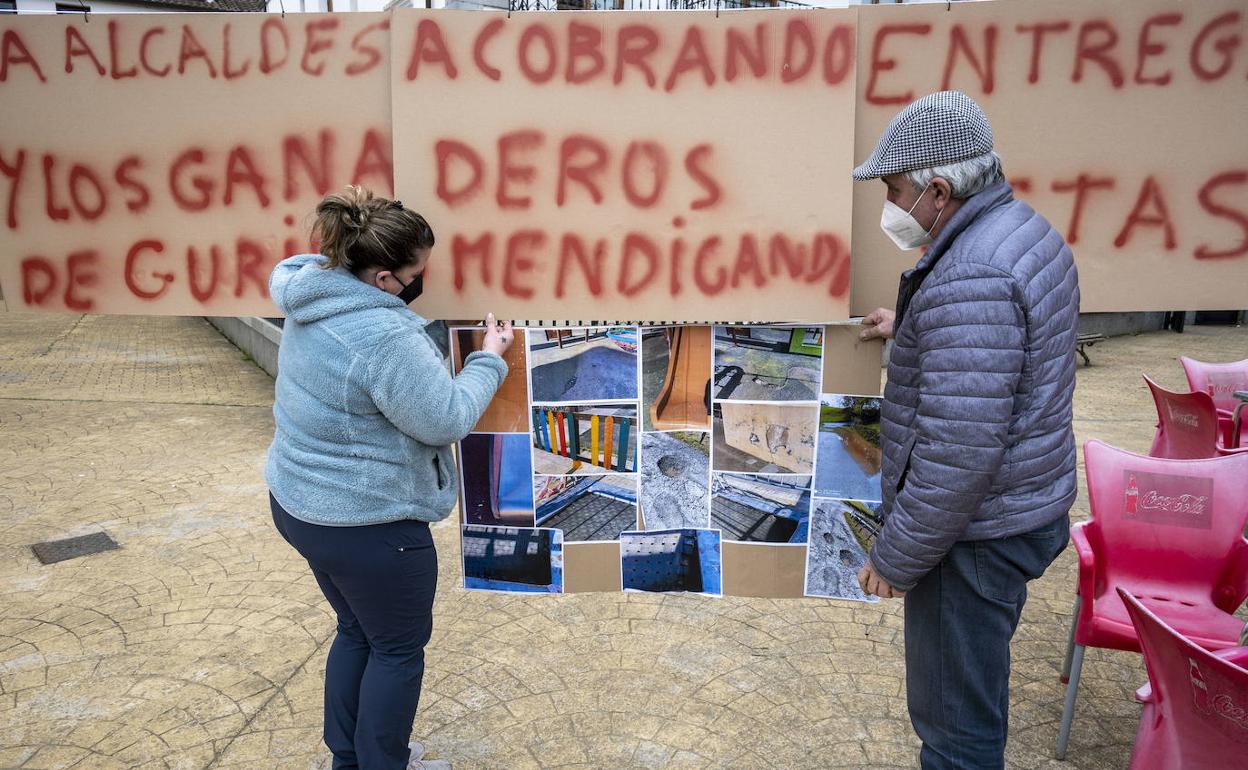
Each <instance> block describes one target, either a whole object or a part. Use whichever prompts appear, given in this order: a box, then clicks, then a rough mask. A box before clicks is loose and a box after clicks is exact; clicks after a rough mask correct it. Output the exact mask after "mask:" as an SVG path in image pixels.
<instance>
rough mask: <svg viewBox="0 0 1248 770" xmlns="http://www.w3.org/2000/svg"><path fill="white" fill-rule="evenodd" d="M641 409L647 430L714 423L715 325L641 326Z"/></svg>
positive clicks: (694, 427) (695, 427) (692, 427)
mask: <svg viewBox="0 0 1248 770" xmlns="http://www.w3.org/2000/svg"><path fill="white" fill-rule="evenodd" d="M641 397H642V403H641V412H642V419H643V421H644V423H645V429H646V430H647V431H655V430H710V429H711V327H709V326H666V327H652V328H646V329H643V330H642V338H641Z"/></svg>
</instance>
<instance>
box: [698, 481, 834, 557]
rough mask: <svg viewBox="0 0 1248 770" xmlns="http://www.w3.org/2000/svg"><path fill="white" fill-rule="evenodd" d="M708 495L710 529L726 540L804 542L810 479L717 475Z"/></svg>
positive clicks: (808, 508) (807, 521)
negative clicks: (709, 495)
mask: <svg viewBox="0 0 1248 770" xmlns="http://www.w3.org/2000/svg"><path fill="white" fill-rule="evenodd" d="M711 495H712V496H711V526H712V527H716V528H718V529H719V530H720V531H722V532H723V537H724V539H725V540H735V541H740V542H746V543H789V544H798V545H802V544H805V543H806V536H807V533H808V531H809V522H810V476H759V475H754V474H743V473H716V474H715V479H714V481H713V482H712V485H711Z"/></svg>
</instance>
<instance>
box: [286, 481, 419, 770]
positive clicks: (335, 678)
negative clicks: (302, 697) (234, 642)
mask: <svg viewBox="0 0 1248 770" xmlns="http://www.w3.org/2000/svg"><path fill="white" fill-rule="evenodd" d="M269 506H270V507H271V508H272V510H273V523H274V524H276V525H277V531H278V532H280V533H282V537H284V538H286V542H288V543H290V544H291V545H292V546H294V547H295V550H297V551H298V552H299V553H300V555H302V556H303V557H304V558H305V559H307V560H308V564H309V565H310V566H311V567H312V574H313V575H314V576H315V577H316V582H317V583H319V584H320V586H321V591H322V592H323V593H324V594H325V598H326V599H327V600H328V601H329V604H330V606H332V607H333V608H334V612H335V613H337V615H338V636H337V638H335V639H334V643H333V645H332V646H331V647H330V648H329V660H328V661H327V662H326V664H325V745H327V746H328V747H329V750H330V751H332V752H333V754H334V770H355V768H362V770H402V769H403V768H405V767H406V766H407V760H408V748H407V743H408V739H409V738H410V737H411V734H412V720H413V719H414V718H415V716H416V704H417V703H418V702H419V701H420V683H421V679H423V678H424V675H425V645H426V644H427V643H428V642H429V635H430V633H431V632H432V630H433V595H434V592H435V591H436V589H437V582H438V554H437V551H436V550H435V549H434V546H433V536H432V535H431V534H430V532H429V525H428V524H425V523H424V522H420V521H395V522H391V523H388V524H374V525H371V526H365V527H323V526H318V525H316V524H308V523H307V522H304V521H300V520H299V519H296V518H294V517H293V516H291V515H290V514H288V513H286V511H285V510H283V509H282V507H281V505H280V504H278V502H277V501H276V500H274V499H273V496H272V495H270V496H269Z"/></svg>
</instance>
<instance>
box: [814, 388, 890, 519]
mask: <svg viewBox="0 0 1248 770" xmlns="http://www.w3.org/2000/svg"><path fill="white" fill-rule="evenodd" d="M881 461H882V453H881V452H880V399H879V398H878V397H874V396H845V395H839V394H830V393H825V394H823V398H822V399H820V402H819V460H818V467H817V468H816V469H815V495H817V496H818V497H835V498H839V499H843V500H873V501H878V500H880V499H881V498H880V463H881Z"/></svg>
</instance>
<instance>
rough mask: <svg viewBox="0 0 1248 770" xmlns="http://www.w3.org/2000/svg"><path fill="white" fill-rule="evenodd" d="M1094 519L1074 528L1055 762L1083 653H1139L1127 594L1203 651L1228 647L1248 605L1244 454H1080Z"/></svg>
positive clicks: (1247, 459)
mask: <svg viewBox="0 0 1248 770" xmlns="http://www.w3.org/2000/svg"><path fill="white" fill-rule="evenodd" d="M1083 455H1084V461H1085V464H1086V467H1087V478H1088V498H1089V501H1090V503H1091V509H1092V518H1091V519H1090V520H1088V521H1085V522H1081V523H1079V524H1077V525H1075V526H1074V527H1072V528H1071V532H1070V536H1071V541H1072V542H1073V543H1074V546H1075V552H1076V553H1077V554H1078V556H1079V585H1078V593H1077V595H1076V597H1075V609H1074V618H1073V621H1072V624H1071V630H1070V641H1069V643H1068V645H1067V648H1066V661H1065V663H1064V664H1063V666H1062V681H1063V682H1066V683H1067V687H1066V702H1065V705H1064V707H1063V711H1062V726H1061V730H1060V732H1059V733H1058V738H1057V757H1058V759H1062V758H1064V757H1065V756H1066V745H1067V743H1068V741H1069V738H1070V725H1071V722H1072V720H1073V718H1074V709H1075V696H1076V694H1077V692H1078V687H1079V674H1080V672H1081V670H1082V667H1083V655H1084V650H1085V648H1087V647H1102V648H1108V649H1114V650H1129V651H1133V652H1138V651H1139V649H1140V647H1139V641H1138V640H1137V637H1136V634H1135V628H1134V627H1133V626H1132V625H1131V618H1130V617H1129V616H1128V615H1127V609H1126V606H1125V605H1123V603H1122V601H1121V600H1120V599H1119V598H1118V597H1117V595H1116V594H1115V593H1114V592H1115V590H1116V589H1118V588H1120V587H1121V588H1126V589H1127V590H1129V591H1131V592H1132V593H1133V594H1135V595H1136V596H1139V597H1141V601H1142V602H1143V603H1144V604H1145V606H1147V607H1148V608H1149V609H1150V610H1151V611H1152V612H1154V613H1156V614H1157V615H1158V616H1160V617H1161V618H1162V619H1164V620H1165V621H1166V623H1167V624H1169V625H1170V626H1171V627H1173V628H1174V629H1175V630H1177V631H1178V632H1179V633H1181V634H1183V635H1184V636H1186V637H1188V638H1190V639H1191V640H1192V641H1193V642H1195V643H1196V644H1199V645H1200V646H1202V647H1205V648H1206V649H1220V648H1223V647H1233V646H1235V645H1236V643H1237V642H1238V639H1239V634H1240V631H1241V630H1242V628H1243V622H1242V621H1240V620H1237V619H1236V618H1235V616H1234V615H1232V614H1231V613H1233V612H1234V611H1235V610H1236V609H1237V608H1238V607H1239V605H1240V603H1241V602H1243V600H1244V597H1245V596H1248V540H1245V539H1244V525H1245V523H1248V481H1245V480H1246V479H1248V454H1235V455H1231V456H1227V457H1216V458H1211V459H1204V460H1170V459H1165V458H1159V457H1145V456H1143V455H1137V454H1133V453H1131V452H1124V451H1122V450H1121V449H1115V448H1113V447H1111V446H1109V445H1108V444H1105V443H1103V442H1101V441H1089V442H1087V443H1086V444H1084V445H1083Z"/></svg>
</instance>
